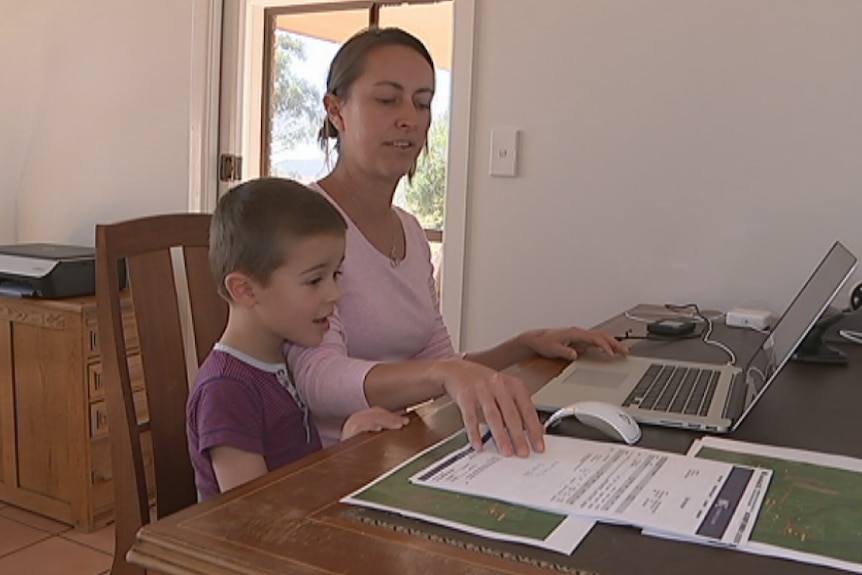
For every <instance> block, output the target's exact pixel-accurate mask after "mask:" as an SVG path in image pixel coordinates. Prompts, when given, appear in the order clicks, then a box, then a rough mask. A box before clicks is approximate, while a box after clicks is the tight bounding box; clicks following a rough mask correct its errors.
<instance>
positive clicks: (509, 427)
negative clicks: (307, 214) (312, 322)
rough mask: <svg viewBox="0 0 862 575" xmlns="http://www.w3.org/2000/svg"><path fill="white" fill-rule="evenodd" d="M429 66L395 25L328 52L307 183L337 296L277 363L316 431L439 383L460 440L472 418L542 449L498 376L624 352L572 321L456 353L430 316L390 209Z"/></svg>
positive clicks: (427, 272)
mask: <svg viewBox="0 0 862 575" xmlns="http://www.w3.org/2000/svg"><path fill="white" fill-rule="evenodd" d="M433 95H434V63H433V61H432V60H431V56H430V55H429V53H428V51H427V50H426V48H425V46H423V45H422V43H421V42H420V41H419V40H418V39H416V38H415V37H413V36H412V35H410V34H408V33H407V32H404V31H403V30H399V29H396V28H386V29H376V28H372V29H368V30H365V31H362V32H360V33H358V34H357V35H355V36H354V37H352V38H351V39H350V40H348V41H347V42H346V43H345V44H344V45H343V46H342V47H341V49H340V50H339V51H338V53H337V54H336V55H335V58H334V59H333V61H332V64H331V67H330V70H329V76H328V79H327V93H326V95H325V97H324V106H325V108H326V120H325V121H324V127H323V129H322V130H321V140H322V143H323V144H324V145H326V143H327V142H328V140H329V139H334V140H335V148H336V150H337V151H338V160H337V162H336V164H335V167H334V168H333V170H332V172H331V173H330V174H329V175H327V176H326V177H325V178H323V179H322V180H320V181H319V182H317V184H313V185H312V187H313V188H314V189H316V190H318V191H319V192H321V193H323V194H324V195H325V196H326V197H327V198H329V200H330V201H332V202H333V203H334V204H335V206H336V207H337V208H338V209H339V210H341V212H342V214H343V215H344V216H345V219H346V220H347V221H348V231H347V254H346V258H345V262H344V264H343V269H342V271H343V275H342V277H341V286H342V288H343V290H344V295H343V297H342V299H341V301H340V303H339V306H338V312H337V313H336V314H335V315H334V316H333V317H332V319H331V321H330V326H329V331H328V332H327V334H326V336H325V338H324V341H323V343H322V344H321V345H320V346H317V347H314V348H299V347H295V346H294V347H292V348H291V349H289V351H288V359H289V361H290V364H291V366H292V368H293V371H294V375H295V377H296V380H297V383H298V385H299V387H300V389H301V392H302V394H303V395H304V397H305V399H306V401H307V402H308V404H309V407H310V408H311V411H312V412H313V413H315V414H316V417H317V418H318V426H319V428H320V430H321V434H322V436H323V437H324V439H325V440H326V439H328V440H330V441H332V440H333V439H335V438H337V431H336V430H338V429H340V424H341V422H342V421H343V420H344V418H345V417H347V416H349V415H350V414H351V413H354V412H356V411H359V410H361V409H366V408H367V407H369V406H370V405H373V406H381V407H384V408H386V409H390V410H398V409H403V408H405V407H408V406H410V405H414V404H417V403H421V402H422V401H425V400H428V399H431V398H434V397H437V396H440V395H442V394H444V393H446V394H449V396H450V397H451V398H452V399H453V400H454V401H455V402H456V404H457V405H458V408H459V409H460V410H461V416H462V419H463V421H464V426H465V428H466V430H467V434H468V437H469V439H470V442H471V444H472V445H473V447H474V448H476V449H481V447H482V440H481V436H480V433H479V423H480V422H481V421H484V422H485V423H487V425H488V426H489V428H490V430H491V432H492V435H493V437H494V439H495V441H496V443H497V447H498V449H499V450H500V452H501V453H502V454H504V455H511V454H513V453H515V454H517V455H519V456H522V457H523V456H527V455H528V454H529V453H530V448H531V447H532V449H533V450H535V451H544V441H543V429H542V425H541V423H540V422H539V419H538V417H537V415H536V411H535V408H534V406H533V404H532V402H531V400H530V394H529V392H528V391H527V389H526V387H525V386H524V384H523V382H521V381H520V380H518V379H517V378H514V377H511V376H509V375H506V374H503V373H500V372H499V371H497V370H500V369H503V368H505V367H507V366H509V365H511V364H513V363H515V362H517V361H519V360H521V359H524V358H527V357H530V356H532V355H534V354H536V353H538V354H541V355H544V356H547V357H562V358H565V359H574V358H575V357H577V351H576V349H575V348H578V349H581V348H584V347H589V346H596V347H598V348H600V349H601V350H603V351H604V352H605V353H607V354H609V355H615V354H624V353H626V348H625V347H624V346H622V345H621V344H620V343H619V342H618V341H617V340H615V339H613V338H611V337H609V336H607V335H605V334H601V333H598V332H593V331H584V330H581V329H578V328H568V329H557V330H534V331H528V332H525V333H523V334H521V335H519V336H517V337H515V338H513V339H511V340H508V341H506V342H504V343H502V344H500V345H498V346H496V347H494V348H491V349H489V350H485V351H482V352H477V353H468V354H465V355H464V356H463V357H461V356H459V355H458V354H456V353H455V350H454V349H453V347H452V342H451V339H450V337H449V333H448V331H447V330H446V326H445V325H444V324H443V320H442V317H441V315H440V313H439V307H438V302H437V295H436V290H435V286H434V280H433V270H432V267H431V261H430V250H429V247H428V244H427V241H426V239H425V234H424V231H423V230H422V227H421V226H420V225H419V222H418V221H417V220H416V218H414V217H413V216H412V215H410V214H408V213H406V212H404V211H402V210H400V209H399V208H396V207H394V206H393V205H392V198H393V196H394V194H395V188H396V186H397V185H398V182H399V181H400V180H401V178H402V177H404V176H405V175H407V176H408V178H409V177H411V176H412V175H413V173H414V172H415V170H416V159H417V157H418V155H419V153H420V151H421V150H422V149H423V147H424V146H425V142H426V137H427V134H428V128H429V126H430V124H431V98H432V97H433Z"/></svg>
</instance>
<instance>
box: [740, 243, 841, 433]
mask: <svg viewBox="0 0 862 575" xmlns="http://www.w3.org/2000/svg"><path fill="white" fill-rule="evenodd" d="M855 268H856V256H854V255H853V254H852V253H850V251H849V250H848V249H847V248H846V247H844V245H842V244H841V242H835V244H833V246H832V248H831V249H830V250H829V252H828V253H827V254H826V256H825V257H824V258H823V260H822V261H821V262H820V264H819V265H818V266H817V269H816V270H814V273H813V274H812V275H811V277H810V278H808V281H807V282H805V285H804V286H802V289H801V290H800V291H799V293H798V294H797V295H796V297H795V298H794V299H793V302H791V304H790V305H789V306H788V307H787V310H786V311H785V312H784V314H783V315H782V316H781V319H779V320H778V322H777V323H776V324H775V327H774V328H773V330H772V332H771V333H770V334H769V336H768V337H767V338H766V339H765V341H764V342H763V345H762V346H761V348H760V349H759V350H758V352H757V353H756V354H755V355H754V357H753V358H752V360H751V362H750V363H749V365H748V368H747V369H748V373H747V374H746V380H747V381H748V382H749V383H750V384H751V385H752V388H751V389H750V390H749V394H747V399H748V401H747V402H746V403H747V405H746V408H745V412H744V413H743V414H742V417H740V418H739V421H741V420H742V418H743V417H745V414H747V413H748V411H749V410H750V409H751V407H752V406H753V405H754V403H755V402H756V401H757V399H758V398H759V397H760V396H761V395H763V391H764V390H765V389H766V387H767V386H768V384H769V383H770V382H771V381H772V380H773V379H774V378H775V376H776V375H777V374H778V372H779V371H780V370H781V368H782V367H784V364H785V363H787V361H788V360H789V359H790V356H791V355H792V354H793V351H794V350H795V349H796V347H797V346H798V345H799V344H800V342H802V340H803V338H804V337H805V335H806V334H807V333H808V330H810V329H811V327H812V326H813V325H814V323H815V322H816V321H817V319H818V318H819V317H820V314H822V313H823V312H824V311H825V310H826V308H827V307H828V306H829V303H830V302H831V301H832V299H833V298H834V297H835V296H836V295H837V294H838V291H839V290H840V289H841V286H843V285H844V282H846V281H847V279H848V278H849V277H850V274H852V273H853V270H854V269H855ZM752 372H754V374H756V375H755V376H752ZM737 423H738V422H737Z"/></svg>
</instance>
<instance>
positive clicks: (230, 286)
mask: <svg viewBox="0 0 862 575" xmlns="http://www.w3.org/2000/svg"><path fill="white" fill-rule="evenodd" d="M254 286H255V284H254V280H253V279H252V278H250V277H249V276H247V275H246V274H244V273H242V272H231V273H229V274H227V276H225V278H224V289H225V290H226V291H227V293H228V295H229V296H230V299H231V300H232V301H233V302H234V303H236V304H237V305H240V306H244V307H251V306H253V305H254V304H256V303H257V295H256V294H255V289H254Z"/></svg>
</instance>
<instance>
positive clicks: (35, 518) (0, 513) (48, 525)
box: [0, 505, 72, 535]
mask: <svg viewBox="0 0 862 575" xmlns="http://www.w3.org/2000/svg"><path fill="white" fill-rule="evenodd" d="M0 517H5V518H7V519H12V520H14V521H17V522H19V523H24V524H25V525H29V526H30V527H35V528H36V529H41V530H42V531H47V532H48V533H53V534H54V535H56V534H58V533H62V532H64V531H68V530H69V529H71V528H72V527H71V526H69V525H66V524H65V523H60V522H59V521H54V520H53V519H48V518H47V517H42V516H41V515H36V514H35V513H31V512H29V511H25V510H24V509H19V508H18V507H12V506H11V505H10V506H9V507H6V508H4V509H0Z"/></svg>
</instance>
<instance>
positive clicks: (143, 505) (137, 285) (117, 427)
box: [96, 214, 227, 575]
mask: <svg viewBox="0 0 862 575" xmlns="http://www.w3.org/2000/svg"><path fill="white" fill-rule="evenodd" d="M210 219H211V216H210V215H209V214H172V215H163V216H152V217H144V218H140V219H135V220H130V221H126V222H121V223H117V224H111V225H98V226H96V306H97V310H98V325H99V339H100V346H101V348H102V362H103V367H102V369H103V377H104V386H105V401H106V407H107V410H108V425H109V433H110V442H111V459H112V468H113V478H114V505H115V513H116V524H115V528H116V539H115V543H116V546H115V550H114V563H113V566H112V568H111V573H112V574H113V575H127V574H143V573H144V569H142V568H140V567H137V566H135V565H132V564H130V563H128V562H126V558H125V556H126V552H127V551H128V549H129V547H131V545H132V543H133V541H134V539H135V534H136V533H137V531H138V529H140V527H141V526H143V525H145V524H147V523H149V522H150V511H149V497H148V494H147V483H146V477H145V465H144V460H143V456H142V444H141V441H142V436H143V437H145V436H146V435H147V434H149V440H150V441H151V444H152V451H153V466H154V477H155V499H156V517H157V518H159V517H163V516H165V515H169V514H171V513H173V512H175V511H178V510H180V509H182V508H184V507H187V506H189V505H191V504H193V503H195V502H196V501H197V492H196V489H195V483H194V473H193V470H192V466H191V461H190V459H189V454H188V443H187V440H186V430H185V419H186V418H185V409H186V401H187V398H188V393H189V379H188V373H189V370H188V369H187V367H188V366H187V361H186V358H187V357H188V356H187V354H186V346H185V342H186V341H187V339H186V338H184V336H183V332H182V327H181V325H182V323H183V321H181V320H183V319H185V318H189V319H190V321H191V328H192V331H193V333H194V344H195V349H196V358H197V365H199V364H200V363H201V362H202V361H203V359H204V358H205V357H206V355H207V353H209V351H210V350H211V349H212V346H213V344H214V343H215V342H216V341H217V340H218V338H219V336H220V335H221V333H222V331H223V329H224V327H225V325H226V321H227V304H226V303H225V302H224V300H222V299H221V298H220V297H219V296H218V294H217V292H216V289H215V285H214V283H213V280H212V275H211V273H210V269H209V262H208V260H207V249H208V240H209V224H210ZM171 248H181V249H175V250H173V251H174V254H175V255H176V254H178V253H182V255H183V260H184V263H185V265H184V269H185V276H186V277H185V281H183V280H180V281H179V282H177V280H176V279H175V276H177V277H179V276H182V275H183V274H181V273H180V274H175V273H174V270H175V267H174V264H173V261H172V260H173V258H172V255H171V252H172V249H171ZM122 261H124V262H125V266H126V268H127V270H128V276H127V277H128V287H129V289H128V291H129V292H130V294H131V301H132V306H133V308H134V316H135V322H134V323H135V324H136V325H137V337H138V342H139V350H140V359H141V368H142V372H143V379H144V382H145V388H146V400H147V407H148V412H149V419H148V421H145V422H142V423H138V417H137V416H136V412H135V402H134V398H133V389H132V381H131V378H130V375H129V365H128V362H127V361H126V344H127V342H128V341H129V337H130V335H129V334H126V333H125V332H124V325H123V323H124V322H123V314H122V304H121V300H122V299H123V298H124V297H125V296H124V294H123V293H122V291H121V287H120V286H121V281H120V274H121V273H122V272H121V271H120V263H121V262H122ZM180 269H182V268H180ZM175 282H176V283H179V284H180V285H181V286H182V284H185V285H186V286H187V294H188V295H187V298H188V304H186V305H182V302H184V301H185V300H184V296H183V294H184V293H185V290H184V289H183V288H182V287H180V289H175V288H174V286H175V285H176V283H175ZM178 294H179V295H178ZM186 308H190V309H186ZM126 323H129V322H128V320H127V322H126ZM126 329H134V327H129V326H128V325H127V326H126ZM132 337H133V336H132ZM197 365H195V366H194V368H197Z"/></svg>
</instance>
